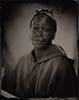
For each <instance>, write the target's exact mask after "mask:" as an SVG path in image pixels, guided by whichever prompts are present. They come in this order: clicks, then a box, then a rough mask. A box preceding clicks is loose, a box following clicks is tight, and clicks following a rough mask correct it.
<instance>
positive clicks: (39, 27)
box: [31, 14, 53, 48]
mask: <svg viewBox="0 0 79 100" xmlns="http://www.w3.org/2000/svg"><path fill="white" fill-rule="evenodd" d="M52 37H53V24H52V22H51V19H50V18H49V17H48V16H46V15H44V14H43V15H38V16H35V18H34V19H33V21H32V26H31V40H32V44H33V46H34V47H35V48H42V47H47V46H49V45H50V44H51V43H52Z"/></svg>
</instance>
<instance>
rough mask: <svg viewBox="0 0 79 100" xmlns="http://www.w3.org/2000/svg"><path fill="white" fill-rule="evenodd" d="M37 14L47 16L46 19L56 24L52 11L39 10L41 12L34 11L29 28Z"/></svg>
mask: <svg viewBox="0 0 79 100" xmlns="http://www.w3.org/2000/svg"><path fill="white" fill-rule="evenodd" d="M38 14H45V15H47V16H48V17H50V18H52V19H53V20H54V21H55V22H56V20H55V17H54V15H53V13H52V11H50V10H48V9H41V10H36V12H35V14H34V16H33V17H32V19H31V22H30V27H31V23H32V20H33V19H34V17H35V16H36V15H38Z"/></svg>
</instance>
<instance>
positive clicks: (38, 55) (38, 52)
mask: <svg viewBox="0 0 79 100" xmlns="http://www.w3.org/2000/svg"><path fill="white" fill-rule="evenodd" d="M48 48H49V46H47V47H45V48H35V55H36V59H37V60H39V59H40V58H41V57H42V56H43V55H44V54H45V52H46V51H47V49H48Z"/></svg>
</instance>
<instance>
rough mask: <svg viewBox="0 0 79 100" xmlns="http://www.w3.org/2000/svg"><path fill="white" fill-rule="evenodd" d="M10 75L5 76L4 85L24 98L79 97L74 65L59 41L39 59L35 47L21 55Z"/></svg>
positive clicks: (4, 87) (9, 90) (6, 88)
mask: <svg viewBox="0 0 79 100" xmlns="http://www.w3.org/2000/svg"><path fill="white" fill-rule="evenodd" d="M8 76H9V78H8ZM8 76H5V78H4V79H3V85H2V88H3V89H4V90H6V91H8V92H11V93H13V94H15V95H17V96H19V97H22V98H27V97H75V96H77V79H76V75H75V71H74V68H73V64H71V62H70V60H69V59H68V57H67V56H66V53H65V51H64V50H63V49H62V48H60V47H59V46H57V45H55V44H52V45H51V46H50V47H49V48H48V49H47V50H46V52H45V53H44V54H43V56H42V57H41V58H40V59H39V60H38V61H35V59H34V50H32V52H30V53H29V54H28V55H25V56H24V57H22V58H20V60H19V62H18V64H17V66H16V68H15V70H14V71H12V73H11V72H10V74H9V75H8ZM6 77H7V78H6ZM6 84H7V85H6Z"/></svg>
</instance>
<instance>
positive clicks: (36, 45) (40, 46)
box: [33, 43, 47, 49]
mask: <svg viewBox="0 0 79 100" xmlns="http://www.w3.org/2000/svg"><path fill="white" fill-rule="evenodd" d="M33 46H34V48H37V49H39V48H45V47H47V45H46V44H42V43H33Z"/></svg>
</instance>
